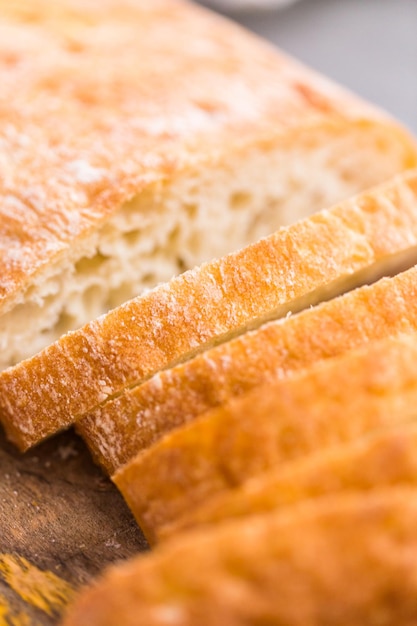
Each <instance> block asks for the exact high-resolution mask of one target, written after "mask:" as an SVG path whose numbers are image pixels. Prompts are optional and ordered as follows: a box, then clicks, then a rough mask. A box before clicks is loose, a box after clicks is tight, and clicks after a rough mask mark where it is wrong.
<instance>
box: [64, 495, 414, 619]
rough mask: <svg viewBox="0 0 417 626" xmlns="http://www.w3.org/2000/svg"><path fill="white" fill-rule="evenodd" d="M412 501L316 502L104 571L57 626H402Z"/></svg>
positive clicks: (410, 614)
mask: <svg viewBox="0 0 417 626" xmlns="http://www.w3.org/2000/svg"><path fill="white" fill-rule="evenodd" d="M416 598H417V491H416V490H415V489H399V488H397V489H385V490H381V491H380V492H378V491H376V492H374V493H372V494H369V495H368V494H343V495H340V496H333V497H331V498H321V499H318V500H316V501H310V502H308V503H307V502H306V503H304V505H299V506H298V507H294V508H293V509H291V510H289V511H288V512H286V513H285V514H284V513H282V512H281V513H279V512H276V513H269V514H265V515H263V516H254V517H250V518H249V519H247V520H246V519H240V520H233V522H229V523H224V524H221V525H219V526H216V527H214V528H212V529H211V530H206V531H205V532H203V531H200V532H191V533H188V534H187V533H186V534H184V535H181V536H180V537H178V538H176V539H175V540H172V541H171V542H167V543H166V544H163V545H161V546H160V547H159V548H157V549H156V550H155V551H154V552H153V553H151V554H150V555H148V556H140V557H138V558H136V559H134V560H132V561H130V562H128V563H126V564H123V565H119V566H118V567H113V568H112V569H109V570H108V572H107V573H106V574H105V575H104V577H103V578H102V579H101V581H100V582H98V583H97V584H96V585H95V586H92V587H91V588H90V589H87V590H86V591H85V592H84V593H81V595H80V597H79V598H78V601H76V603H75V606H74V607H73V608H72V610H71V609H70V611H69V613H68V615H67V617H66V619H64V622H63V626H119V625H120V624H123V626H137V625H138V624H146V626H167V625H168V624H175V626H201V625H202V624H204V626H219V625H220V624H221V625H223V624H224V625H226V624H227V626H259V625H260V624H265V625H266V624H268V626H283V625H285V626H307V625H308V626H323V625H324V624H325V625H326V626H352V625H353V624H355V625H358V626H359V624H360V626H376V625H377V624H378V625H382V624H384V625H386V626H392V625H393V624H395V626H412V625H414V624H416V623H417V599H416Z"/></svg>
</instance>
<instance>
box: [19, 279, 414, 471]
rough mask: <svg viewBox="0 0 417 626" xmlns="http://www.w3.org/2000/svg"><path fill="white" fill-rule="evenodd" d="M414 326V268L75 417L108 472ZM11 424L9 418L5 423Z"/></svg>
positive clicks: (248, 336) (276, 324)
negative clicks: (284, 381)
mask: <svg viewBox="0 0 417 626" xmlns="http://www.w3.org/2000/svg"><path fill="white" fill-rule="evenodd" d="M416 330H417V267H413V268H412V269H410V270H408V271H406V272H403V273H401V274H398V275H397V276H395V277H393V278H384V279H382V280H380V281H378V282H377V283H375V284H374V285H372V286H369V287H368V286H364V287H361V288H360V289H357V290H354V291H352V292H350V293H348V294H345V295H344V296H341V297H339V298H335V299H334V300H331V301H329V302H326V303H323V304H320V305H318V306H317V307H314V308H312V309H309V310H306V311H303V312H302V313H299V314H297V315H294V316H290V317H287V318H285V319H283V320H278V321H276V322H270V323H268V324H265V325H263V326H262V327H260V328H259V329H258V330H256V331H252V332H249V333H246V334H244V335H242V336H240V337H237V338H236V339H233V340H232V341H229V342H228V343H224V344H222V345H220V346H217V347H215V348H212V349H211V350H207V351H206V352H204V353H203V354H200V355H198V356H196V357H195V358H194V359H193V360H190V361H187V362H186V363H184V364H181V365H178V366H176V367H174V368H172V369H168V370H165V371H163V372H160V373H159V374H157V375H156V376H154V377H153V378H151V379H150V380H149V381H147V382H146V383H145V384H143V385H141V386H139V387H137V388H135V389H132V390H127V391H126V392H124V393H123V394H122V395H121V396H118V397H117V398H115V399H114V400H112V401H111V402H107V403H106V404H104V405H103V406H102V407H98V408H97V409H96V410H95V411H93V412H92V413H91V414H89V415H88V416H86V417H85V418H84V419H83V420H81V421H79V422H78V424H77V429H78V431H79V432H80V433H81V434H82V436H83V437H84V439H85V441H86V442H87V445H88V446H89V448H90V450H91V452H92V453H93V456H94V457H95V459H96V460H97V462H99V463H100V464H101V465H102V466H103V467H105V468H106V469H107V471H108V472H109V473H110V474H111V473H113V472H114V471H115V470H116V469H117V468H118V467H120V466H121V465H123V464H124V463H127V462H128V461H129V460H130V459H132V458H133V457H134V456H135V455H136V454H137V453H138V452H139V451H140V450H141V449H144V448H146V447H148V446H150V445H151V444H152V443H154V442H155V441H157V440H158V439H159V438H160V437H162V435H164V434H165V433H167V432H168V431H169V430H171V429H173V428H177V427H178V426H180V425H182V424H184V423H186V422H190V421H192V420H193V419H195V418H196V417H197V416H199V415H201V414H203V413H204V412H206V411H208V410H210V409H213V408H215V407H217V406H220V405H222V404H224V403H225V402H228V401H229V400H230V399H231V398H233V397H236V396H239V395H242V394H244V393H245V392H248V391H249V390H250V389H253V388H254V387H256V386H258V385H261V384H264V383H268V382H270V381H273V380H276V379H279V378H286V377H287V376H289V375H290V374H293V373H294V372H296V371H297V370H301V369H303V368H306V367H309V366H311V365H312V364H313V363H315V362H316V361H320V360H325V359H327V358H329V357H332V356H336V355H338V354H342V353H343V352H346V351H348V350H349V349H352V348H355V347H359V346H361V345H363V344H364V343H367V342H368V341H372V340H375V339H382V338H384V337H389V336H392V335H396V334H398V333H400V332H404V333H408V332H415V331H416ZM10 427H13V423H12V424H11V425H9V429H10Z"/></svg>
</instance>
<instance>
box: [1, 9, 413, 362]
mask: <svg viewBox="0 0 417 626" xmlns="http://www.w3.org/2000/svg"><path fill="white" fill-rule="evenodd" d="M99 4H100V10H98V8H97V6H96V3H94V2H90V3H89V2H81V1H80V0H60V1H59V2H56V1H55V0H37V1H36V2H33V1H32V0H19V1H17V0H13V1H7V2H1V3H0V23H1V37H0V42H1V43H0V84H1V119H2V128H3V131H4V132H3V133H2V139H1V144H0V164H1V171H2V177H1V183H0V368H4V367H6V366H8V365H10V364H13V363H16V362H18V361H20V360H21V359H23V358H26V357H28V356H31V355H32V354H34V353H35V352H37V351H39V350H40V349H41V348H43V347H45V346H46V345H48V344H49V343H51V342H52V341H53V340H55V339H57V338H59V337H60V336H61V335H62V334H63V333H64V332H65V331H67V330H70V329H73V328H77V327H80V326H81V325H83V324H84V323H86V322H87V321H89V320H91V319H93V318H95V317H97V316H98V315H100V314H102V313H104V312H106V311H107V310H108V309H109V308H112V307H114V306H116V305H118V304H120V303H122V302H124V301H125V300H127V299H128V298H131V297H133V296H136V295H137V294H138V293H139V292H140V291H141V290H143V289H144V288H150V287H153V286H154V285H156V284H157V283H159V282H161V281H164V280H168V279H169V278H171V276H172V275H174V274H178V273H179V272H180V271H183V270H184V269H187V268H192V267H193V266H195V265H196V264H199V263H201V262H203V261H205V260H208V259H211V258H213V257H216V256H221V255H223V254H225V253H227V252H230V251H232V250H234V249H237V248H239V247H242V246H243V245H246V244H247V243H249V242H250V241H254V240H256V239H258V238H259V237H261V236H263V235H265V234H269V233H270V232H272V231H273V230H275V229H276V228H277V227H278V226H279V225H281V224H283V223H286V222H289V221H290V222H291V221H294V220H296V219H297V218H299V217H300V216H302V215H305V214H306V212H309V211H314V210H316V209H321V208H322V207H323V206H326V205H328V204H330V203H333V202H335V201H337V200H340V199H342V198H343V197H346V196H347V195H348V194H352V193H356V192H357V191H359V190H360V189H363V188H365V187H367V186H369V185H372V184H375V183H378V182H381V181H383V180H384V179H385V178H387V177H389V176H391V175H393V174H395V173H397V172H400V171H402V170H403V169H405V168H407V167H412V166H414V165H416V163H417V158H416V148H415V144H414V142H413V140H412V139H411V137H410V136H409V135H408V134H407V132H406V131H404V130H403V129H402V128H400V127H399V126H398V125H397V124H396V123H395V122H393V121H392V120H390V119H389V118H388V117H387V116H385V115H384V114H382V113H380V112H379V111H377V110H376V109H374V108H373V107H371V106H369V105H367V104H365V103H362V102H361V101H360V100H359V99H357V98H355V97H354V96H352V95H350V94H348V93H346V92H345V91H343V90H342V89H339V88H338V87H336V86H334V85H333V84H331V83H330V82H329V81H326V80H325V79H324V78H322V77H321V76H318V75H316V74H314V73H313V72H312V71H310V70H308V69H305V68H304V67H302V66H301V65H299V64H298V63H296V62H293V61H292V60H290V59H288V58H287V57H286V56H284V55H281V54H280V53H279V52H277V51H275V50H274V49H273V48H271V47H270V46H268V45H267V44H266V43H263V42H261V41H260V40H258V39H257V38H256V37H255V36H252V35H250V34H248V33H246V32H244V31H243V30H242V29H241V28H239V27H237V26H234V25H232V23H229V22H227V21H226V20H224V19H221V18H220V17H217V16H215V15H214V14H211V13H209V12H208V11H206V10H204V9H201V8H198V7H197V6H194V5H193V4H191V3H190V4H189V3H186V2H181V0H152V2H149V0H136V1H135V2H132V1H131V0H103V2H100V3H99ZM16 85H19V88H18V89H16Z"/></svg>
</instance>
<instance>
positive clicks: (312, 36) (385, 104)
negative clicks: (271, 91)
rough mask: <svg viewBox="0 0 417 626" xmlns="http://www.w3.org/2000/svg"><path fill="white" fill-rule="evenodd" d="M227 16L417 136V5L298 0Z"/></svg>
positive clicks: (384, 0)
mask: <svg viewBox="0 0 417 626" xmlns="http://www.w3.org/2000/svg"><path fill="white" fill-rule="evenodd" d="M230 16H231V17H233V19H235V20H237V21H238V22H240V23H241V24H243V25H244V26H246V27H247V28H249V29H251V30H253V31H255V32H256V33H258V34H260V35H262V36H263V37H265V38H267V39H269V40H270V41H272V42H273V43H275V44H276V45H278V46H279V47H281V48H282V49H283V50H286V51H287V52H289V53H291V54H292V55H294V56H296V57H298V58H299V59H300V60H302V61H304V62H306V63H308V64H309V65H311V66H312V67H314V68H316V69H318V70H320V71H321V72H323V73H325V74H326V75H327V76H330V77H332V78H333V79H335V80H337V81H338V82H339V83H342V84H344V85H345V86H346V87H348V88H350V89H351V90H353V91H355V92H356V93H358V94H360V95H362V96H363V97H365V98H367V99H368V100H370V101H372V102H374V103H375V104H378V105H379V106H380V107H382V108H384V109H385V110H387V111H389V112H390V113H391V114H393V115H394V116H395V117H397V118H398V119H399V120H401V121H402V122H403V123H404V124H406V125H407V126H408V127H409V128H410V129H412V130H413V131H414V132H415V133H417V0H301V1H299V2H297V3H296V4H294V5H292V6H288V7H286V8H284V9H280V10H271V11H267V12H261V11H255V12H252V13H241V14H239V13H234V14H233V15H230Z"/></svg>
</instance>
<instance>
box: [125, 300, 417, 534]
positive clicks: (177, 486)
mask: <svg viewBox="0 0 417 626" xmlns="http://www.w3.org/2000/svg"><path fill="white" fill-rule="evenodd" d="M345 312H346V314H348V309H345ZM351 323H352V325H353V324H356V323H358V322H357V320H355V319H354V318H352V319H351ZM374 323H376V322H375V320H374ZM307 336H308V335H307ZM323 336H325V335H323ZM266 358H268V355H267V356H266ZM416 359H417V340H416V338H415V337H414V336H412V337H402V338H399V339H392V340H385V341H381V342H378V343H375V344H374V345H370V346H367V347H365V348H362V349H360V350H357V351H354V352H351V353H349V354H346V355H343V356H341V357H338V358H336V359H332V360H329V361H327V362H324V363H321V364H318V365H316V366H315V367H310V368H309V369H308V370H305V371H304V372H300V373H299V374H298V375H297V376H293V377H290V378H288V379H287V380H284V381H278V382H275V383H274V382H271V381H270V382H269V384H268V385H265V386H261V387H260V388H258V389H255V390H253V391H252V392H250V393H248V394H246V395H244V396H243V397H241V398H237V399H235V400H233V401H231V402H229V403H228V404H226V405H225V406H222V407H219V408H218V409H216V410H214V411H212V412H211V413H207V414H206V415H203V416H202V417H200V418H199V419H197V420H196V421H194V422H193V423H191V424H188V425H186V426H183V427H182V428H180V429H177V430H175V431H173V432H172V433H170V434H169V435H166V436H165V437H164V438H163V439H161V440H160V441H158V442H157V443H156V444H155V445H154V446H152V447H151V448H149V449H148V450H145V451H144V452H142V453H141V454H139V455H138V456H137V457H136V458H134V459H133V460H132V461H131V462H130V463H128V464H127V465H125V466H123V467H122V468H121V469H120V470H119V471H118V472H117V473H116V474H115V476H114V477H113V480H114V481H115V483H116V484H117V486H118V487H119V489H120V491H121V492H122V494H123V496H124V497H125V499H126V501H127V503H128V505H129V506H130V508H131V510H132V511H133V514H134V515H135V517H136V519H137V521H138V523H139V525H140V526H141V528H142V529H143V531H144V532H145V534H146V536H147V537H148V539H149V540H150V541H151V542H153V541H154V540H155V537H156V535H157V532H158V529H159V528H162V527H163V526H165V525H167V524H168V523H171V522H173V521H175V520H176V519H178V518H180V517H181V516H183V515H184V514H186V513H187V512H189V511H192V510H193V509H195V508H196V507H197V506H199V505H201V504H203V503H204V502H208V501H209V499H210V498H212V497H214V496H217V495H219V494H221V493H225V492H230V490H232V489H235V488H237V487H238V486H240V485H241V484H243V483H245V482H246V481H247V480H248V479H249V478H251V477H254V476H257V475H259V474H262V473H263V472H265V471H266V470H268V469H270V468H274V467H278V466H281V465H283V464H286V463H288V462H291V461H294V460H297V459H300V458H302V457H303V456H304V455H306V454H312V453H314V452H315V451H316V450H318V449H320V450H322V449H325V448H326V447H330V446H334V445H340V444H343V443H345V442H351V441H354V440H355V439H356V438H357V437H359V436H362V435H364V434H367V433H370V432H372V430H374V429H376V428H381V427H384V426H389V425H397V424H399V423H402V422H406V421H407V420H410V419H414V418H415V415H416V406H417V376H416V369H415V363H416ZM219 384H221V383H219Z"/></svg>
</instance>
